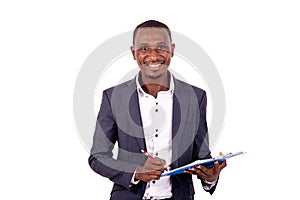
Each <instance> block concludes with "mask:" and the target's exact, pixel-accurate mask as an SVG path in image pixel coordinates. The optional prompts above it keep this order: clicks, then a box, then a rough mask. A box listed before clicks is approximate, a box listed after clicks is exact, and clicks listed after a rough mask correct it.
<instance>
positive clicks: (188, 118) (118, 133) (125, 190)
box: [89, 20, 226, 200]
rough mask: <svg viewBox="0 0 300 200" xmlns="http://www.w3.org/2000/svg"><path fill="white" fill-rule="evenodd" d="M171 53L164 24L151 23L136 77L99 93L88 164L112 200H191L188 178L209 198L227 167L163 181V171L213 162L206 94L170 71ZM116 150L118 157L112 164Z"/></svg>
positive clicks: (141, 37) (136, 48) (142, 35)
mask: <svg viewBox="0 0 300 200" xmlns="http://www.w3.org/2000/svg"><path fill="white" fill-rule="evenodd" d="M174 49H175V45H174V44H173V43H172V37H171V32H170V30H169V28H168V27H167V26H166V25H165V24H163V23H161V22H158V21H155V20H149V21H146V22H144V23H142V24H140V25H138V26H137V27H136V29H135V31H134V34H133V46H132V47H131V52H132V55H133V58H134V59H135V60H136V61H137V64H138V66H139V68H140V72H139V73H138V74H137V76H136V77H135V78H134V79H132V80H130V81H127V82H125V83H122V84H120V85H117V86H115V87H112V88H109V89H107V90H105V91H104V92H103V97H102V104H101V107H100V111H99V114H98V118H97V124H96V130H95V133H94V140H93V147H92V149H91V155H90V157H89V164H90V166H91V168H92V169H93V170H94V171H95V172H97V173H98V174H100V175H102V176H105V177H107V178H109V179H110V180H111V181H113V182H114V186H113V189H112V192H111V199H112V200H127V199H128V200H140V199H165V200H166V199H173V200H192V199H194V193H195V190H194V186H193V181H192V175H196V176H197V177H198V178H199V181H201V183H202V185H203V189H204V190H206V191H208V192H210V194H212V193H213V192H214V190H215V188H216V185H217V182H218V178H219V174H220V172H221V170H222V169H223V168H224V167H225V166H226V161H225V162H223V163H222V164H220V165H219V164H218V162H215V163H214V166H213V167H212V168H209V169H208V168H206V167H204V166H197V167H195V168H192V169H190V170H188V171H186V172H185V173H183V174H179V175H174V176H171V177H170V176H166V177H161V174H162V173H163V172H164V170H166V168H168V169H174V168H177V167H180V166H182V165H185V164H188V163H190V162H193V161H195V160H198V159H206V158H211V155H210V150H209V145H208V143H209V141H208V132H207V123H206V101H207V100H206V93H205V91H204V90H202V89H200V88H197V87H195V86H192V85H189V84H187V83H185V82H182V81H180V80H178V79H176V78H175V77H174V76H173V75H172V74H171V73H170V72H169V71H168V67H169V66H170V64H171V59H172V57H173V55H174ZM116 142H118V147H119V149H118V156H117V159H113V158H112V155H113V154H112V149H113V147H114V145H115V143H116ZM141 150H145V151H147V152H148V153H149V154H150V156H148V157H146V156H144V154H142V153H141Z"/></svg>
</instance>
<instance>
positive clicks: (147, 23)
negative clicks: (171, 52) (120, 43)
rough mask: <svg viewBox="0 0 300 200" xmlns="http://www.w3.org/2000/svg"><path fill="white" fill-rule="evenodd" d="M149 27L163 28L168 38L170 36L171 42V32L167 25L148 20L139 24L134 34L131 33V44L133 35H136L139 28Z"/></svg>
mask: <svg viewBox="0 0 300 200" xmlns="http://www.w3.org/2000/svg"><path fill="white" fill-rule="evenodd" d="M150 27H153V28H165V29H166V30H167V32H168V34H169V36H170V41H171V42H172V37H171V31H170V29H169V27H168V26H167V25H165V24H164V23H162V22H159V21H156V20H148V21H145V22H143V23H141V24H139V25H138V26H137V27H136V28H135V29H134V32H133V44H134V42H135V35H136V33H137V31H138V29H139V28H150Z"/></svg>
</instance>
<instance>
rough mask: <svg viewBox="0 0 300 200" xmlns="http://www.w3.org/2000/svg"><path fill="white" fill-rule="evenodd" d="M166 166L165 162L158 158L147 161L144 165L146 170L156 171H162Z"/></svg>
mask: <svg viewBox="0 0 300 200" xmlns="http://www.w3.org/2000/svg"><path fill="white" fill-rule="evenodd" d="M165 165H166V161H165V160H163V159H160V158H153V159H148V160H147V161H146V163H145V165H144V166H145V169H148V170H150V171H151V170H157V171H162V172H163V171H164V166H165Z"/></svg>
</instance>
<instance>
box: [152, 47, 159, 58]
mask: <svg viewBox="0 0 300 200" xmlns="http://www.w3.org/2000/svg"><path fill="white" fill-rule="evenodd" d="M157 55H158V53H157V49H155V48H151V50H150V57H151V59H152V60H156V59H157Z"/></svg>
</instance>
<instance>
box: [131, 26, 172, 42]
mask: <svg viewBox="0 0 300 200" xmlns="http://www.w3.org/2000/svg"><path fill="white" fill-rule="evenodd" d="M160 42H164V43H170V42H171V41H170V36H169V33H168V31H167V29H165V28H155V27H149V28H139V29H138V31H137V32H136V35H135V44H136V45H138V44H141V43H146V44H156V43H160Z"/></svg>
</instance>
